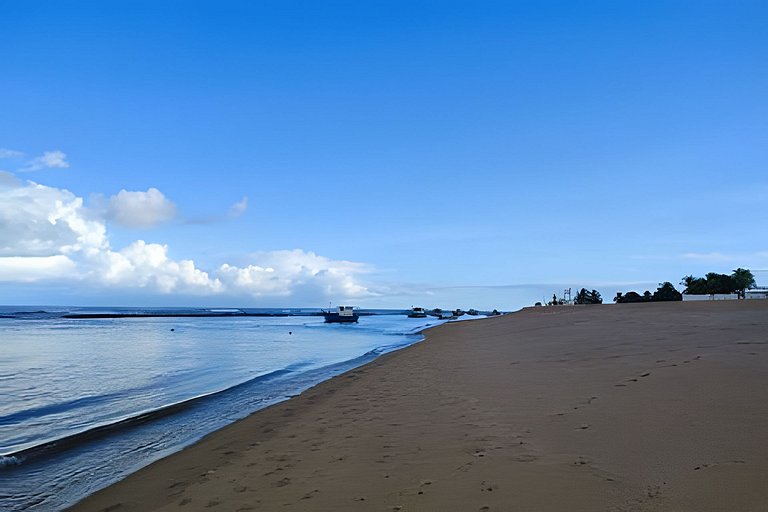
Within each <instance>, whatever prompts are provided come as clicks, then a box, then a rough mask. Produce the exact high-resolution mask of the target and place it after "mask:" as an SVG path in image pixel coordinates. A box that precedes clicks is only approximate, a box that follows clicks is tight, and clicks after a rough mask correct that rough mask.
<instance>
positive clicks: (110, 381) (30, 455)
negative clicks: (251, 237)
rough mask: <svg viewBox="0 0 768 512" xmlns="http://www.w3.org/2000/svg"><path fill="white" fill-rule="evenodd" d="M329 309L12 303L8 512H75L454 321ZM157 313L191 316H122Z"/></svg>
mask: <svg viewBox="0 0 768 512" xmlns="http://www.w3.org/2000/svg"><path fill="white" fill-rule="evenodd" d="M318 311H319V310H311V309H303V310H299V309H291V310H276V309H269V310H267V309H260V310H248V309H243V310H206V309H191V308H180V309H175V310H170V309H168V308H162V309H137V308H65V307H55V308H54V307H29V306H25V307H7V306H5V307H0V510H8V511H16V510H19V511H20V510H31V511H48V510H60V509H62V508H64V507H66V506H68V505H72V504H73V503H75V502H77V501H79V500H80V499H82V498H83V497H85V496H87V495H89V494H91V493H93V492H94V491H96V490H98V489H100V488H103V487H105V486H107V485H109V484H111V483H114V482H116V481H118V480H120V479H122V478H124V477H125V476H126V475H128V474H130V473H132V472H134V471H136V470H138V469H140V468H141V467H143V466H146V465H148V464H149V463H151V462H153V461H155V460H157V459H159V458H162V457H164V456H166V455H169V454H170V453H173V452H175V451H178V450H180V449H181V448H183V447H184V446H187V445H189V444H191V443H193V442H195V441H197V440H199V439H200V438H201V437H203V436H204V435H206V434H208V433H210V432H212V431H214V430H217V429H219V428H221V427H223V426H225V425H227V424H229V423H231V422H233V421H235V420H237V419H240V418H243V417H245V416H247V415H249V414H251V413H253V412H255V411H257V410H259V409H262V408H264V407H267V406H269V405H271V404H274V403H277V402H280V401H282V400H285V399H287V398H289V397H291V396H294V395H296V394H298V393H300V392H302V391H303V390H305V389H307V388H309V387H311V386H313V385H315V384H317V383H318V382H321V381H323V380H326V379H328V378H330V377H332V376H334V375H337V374H339V373H342V372H344V371H347V370H349V369H351V368H354V367H357V366H360V365H362V364H365V363H367V362H369V361H371V360H373V359H375V358H376V357H378V356H379V355H381V354H384V353H386V352H390V351H393V350H397V349H399V348H402V347H405V346H408V345H410V344H413V343H416V342H418V341H420V340H421V339H422V338H423V337H422V335H421V331H422V330H423V329H425V328H426V327H429V326H432V325H437V324H439V323H442V322H443V321H442V320H437V319H435V318H432V317H428V318H422V319H412V318H408V317H407V316H406V315H405V314H403V313H404V312H402V311H387V310H371V311H367V312H365V311H364V312H365V313H368V315H365V316H361V318H360V321H359V323H357V324H325V323H324V322H323V317H322V316H308V315H312V314H316V313H317V312H318ZM241 313H247V314H248V315H286V316H246V315H242V314H241ZM69 314H78V315H83V316H86V317H87V316H89V315H92V314H95V315H102V316H112V315H113V314H114V315H115V316H117V317H116V318H66V317H65V316H66V315H69ZM155 314H164V315H184V316H162V317H152V316H134V317H132V318H131V317H120V316H121V315H155ZM204 315H219V316H204Z"/></svg>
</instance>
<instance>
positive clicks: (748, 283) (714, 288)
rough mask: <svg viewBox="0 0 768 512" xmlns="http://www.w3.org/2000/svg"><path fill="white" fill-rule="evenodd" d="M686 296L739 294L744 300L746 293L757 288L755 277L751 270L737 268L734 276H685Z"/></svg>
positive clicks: (682, 283) (682, 281) (710, 273)
mask: <svg viewBox="0 0 768 512" xmlns="http://www.w3.org/2000/svg"><path fill="white" fill-rule="evenodd" d="M680 284H681V285H684V286H685V290H683V293H684V294H686V295H718V294H731V293H736V294H738V296H739V298H742V299H743V298H744V296H745V294H746V291H747V290H748V289H750V288H754V287H755V276H754V275H753V274H752V272H751V271H750V270H749V269H746V268H741V267H739V268H737V269H736V270H734V271H733V273H732V274H730V275H728V274H718V273H717V272H709V273H707V274H706V276H704V277H694V276H692V275H688V276H684V277H683V279H682V280H681V281H680Z"/></svg>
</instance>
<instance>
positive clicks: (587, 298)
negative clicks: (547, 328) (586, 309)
mask: <svg viewBox="0 0 768 512" xmlns="http://www.w3.org/2000/svg"><path fill="white" fill-rule="evenodd" d="M573 303H574V304H602V303H603V298H602V297H601V296H600V292H598V291H597V290H592V291H591V292H590V291H587V289H586V288H582V289H581V290H580V291H579V292H578V293H577V294H576V297H575V298H574V299H573Z"/></svg>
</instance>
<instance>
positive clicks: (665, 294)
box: [651, 281, 683, 302]
mask: <svg viewBox="0 0 768 512" xmlns="http://www.w3.org/2000/svg"><path fill="white" fill-rule="evenodd" d="M651 300H652V301H654V302H664V301H676V300H683V294H682V293H680V292H679V291H677V290H675V287H674V286H673V285H672V283H670V282H669V281H666V282H663V283H659V289H658V290H656V291H655V292H653V297H651Z"/></svg>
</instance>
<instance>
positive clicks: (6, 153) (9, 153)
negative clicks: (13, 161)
mask: <svg viewBox="0 0 768 512" xmlns="http://www.w3.org/2000/svg"><path fill="white" fill-rule="evenodd" d="M21 156H24V153H22V152H21V151H14V150H12V149H6V148H0V158H18V157H21Z"/></svg>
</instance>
